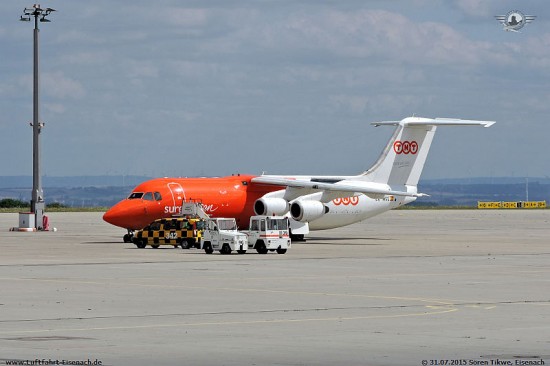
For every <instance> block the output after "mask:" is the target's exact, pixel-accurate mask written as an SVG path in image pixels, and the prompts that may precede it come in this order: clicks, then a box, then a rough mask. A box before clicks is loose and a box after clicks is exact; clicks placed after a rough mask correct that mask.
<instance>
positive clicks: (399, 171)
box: [357, 117, 495, 186]
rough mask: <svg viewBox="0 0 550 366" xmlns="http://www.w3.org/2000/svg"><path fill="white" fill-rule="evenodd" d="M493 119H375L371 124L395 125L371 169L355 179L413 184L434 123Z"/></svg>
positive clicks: (486, 124) (481, 123)
mask: <svg viewBox="0 0 550 366" xmlns="http://www.w3.org/2000/svg"><path fill="white" fill-rule="evenodd" d="M494 123H495V122H493V121H473V120H460V119H450V118H435V119H430V118H419V117H409V118H405V119H403V120H402V121H388V122H375V123H373V125H375V126H397V128H396V129H395V132H394V133H393V136H392V137H391V138H390V141H389V143H388V145H386V147H385V148H384V150H383V151H382V154H381V155H380V157H379V158H378V161H377V162H376V163H375V164H374V165H373V167H372V168H370V169H369V170H367V171H366V172H364V173H363V174H361V175H360V176H359V177H357V178H358V179H359V180H362V181H367V182H374V183H383V184H388V185H390V186H393V185H407V186H416V185H417V184H418V180H419V179H420V174H421V173H422V169H423V168H424V163H425V162H426V158H427V156H428V152H429V150H430V146H431V144H432V141H433V137H434V134H435V131H436V129H437V126H483V127H490V126H492V125H493V124H494Z"/></svg>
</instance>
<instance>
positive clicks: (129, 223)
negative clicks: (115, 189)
mask: <svg viewBox="0 0 550 366" xmlns="http://www.w3.org/2000/svg"><path fill="white" fill-rule="evenodd" d="M140 214H143V212H142V210H141V207H140V205H139V203H137V202H132V201H128V200H124V201H121V202H119V203H117V204H116V205H114V206H113V207H111V208H110V209H109V210H108V211H107V212H105V214H104V215H103V220H104V221H106V222H108V223H109V224H111V225H115V226H119V227H122V228H124V229H133V230H136V229H141V227H134V226H136V224H137V222H136V221H138V220H136V218H138V217H139V215H140Z"/></svg>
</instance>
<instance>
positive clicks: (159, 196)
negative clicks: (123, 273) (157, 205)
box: [153, 192, 162, 201]
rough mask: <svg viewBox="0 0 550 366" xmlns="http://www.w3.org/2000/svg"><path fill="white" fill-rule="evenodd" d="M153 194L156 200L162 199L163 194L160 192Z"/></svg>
mask: <svg viewBox="0 0 550 366" xmlns="http://www.w3.org/2000/svg"><path fill="white" fill-rule="evenodd" d="M153 195H154V196H155V201H162V196H161V195H160V192H155V193H154V194H153Z"/></svg>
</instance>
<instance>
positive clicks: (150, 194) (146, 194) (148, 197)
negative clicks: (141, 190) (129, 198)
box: [143, 192, 153, 201]
mask: <svg viewBox="0 0 550 366" xmlns="http://www.w3.org/2000/svg"><path fill="white" fill-rule="evenodd" d="M143 199H144V200H146V201H152V200H153V194H152V193H151V192H147V193H145V194H144V195H143Z"/></svg>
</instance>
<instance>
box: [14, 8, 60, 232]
mask: <svg viewBox="0 0 550 366" xmlns="http://www.w3.org/2000/svg"><path fill="white" fill-rule="evenodd" d="M53 11H55V10H54V9H51V8H46V9H42V8H41V7H40V4H34V5H33V6H32V8H25V9H24V10H23V15H21V18H20V19H19V20H21V21H24V22H30V21H31V17H34V38H33V41H34V43H33V45H34V48H33V104H32V107H33V114H32V124H31V126H32V130H33V134H32V199H31V212H33V213H34V214H35V221H34V225H35V228H36V229H37V230H44V229H45V228H44V209H45V207H46V204H45V201H44V191H43V190H42V173H41V171H40V158H41V156H40V132H41V130H42V127H44V123H42V122H40V112H39V96H40V88H39V87H40V85H39V81H40V80H39V79H40V78H39V76H40V75H39V69H38V33H39V29H38V20H39V18H40V22H49V21H50V20H48V19H46V17H47V16H48V15H50V13H51V12H53Z"/></svg>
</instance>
